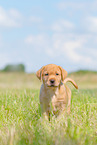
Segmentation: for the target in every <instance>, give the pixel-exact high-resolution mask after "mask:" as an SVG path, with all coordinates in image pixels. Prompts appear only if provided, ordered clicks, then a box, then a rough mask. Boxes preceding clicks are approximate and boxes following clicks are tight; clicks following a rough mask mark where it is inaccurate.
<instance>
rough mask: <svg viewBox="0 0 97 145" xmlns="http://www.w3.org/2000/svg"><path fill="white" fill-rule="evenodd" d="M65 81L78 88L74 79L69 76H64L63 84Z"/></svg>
mask: <svg viewBox="0 0 97 145" xmlns="http://www.w3.org/2000/svg"><path fill="white" fill-rule="evenodd" d="M67 82H71V83H72V84H73V85H74V87H75V88H76V89H78V85H77V84H76V83H75V81H74V80H72V79H71V78H66V79H65V80H64V82H63V83H64V84H65V83H67Z"/></svg>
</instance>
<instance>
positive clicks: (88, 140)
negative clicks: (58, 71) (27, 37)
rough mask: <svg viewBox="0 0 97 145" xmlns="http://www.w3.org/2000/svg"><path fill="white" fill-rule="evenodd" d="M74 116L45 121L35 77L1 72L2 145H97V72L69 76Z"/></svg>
mask: <svg viewBox="0 0 97 145" xmlns="http://www.w3.org/2000/svg"><path fill="white" fill-rule="evenodd" d="M69 77H71V78H73V79H74V80H76V82H77V84H78V86H79V90H78V91H77V90H75V89H74V88H73V87H71V85H70V84H69V83H68V85H69V86H70V88H71V89H72V101H71V114H70V115H69V116H68V115H65V116H60V117H58V118H54V117H52V119H51V121H50V122H49V121H47V120H43V119H42V117H41V110H40V105H39V98H38V96H39V88H40V85H41V83H40V82H39V81H38V79H37V78H36V77H35V75H34V74H23V73H21V74H17V73H7V74H6V73H0V109H1V110H0V145H97V73H95V72H77V73H72V74H69Z"/></svg>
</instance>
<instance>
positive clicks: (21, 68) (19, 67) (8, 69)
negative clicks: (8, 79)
mask: <svg viewBox="0 0 97 145" xmlns="http://www.w3.org/2000/svg"><path fill="white" fill-rule="evenodd" d="M1 72H25V66H24V64H17V65H12V64H9V65H6V66H5V67H4V69H2V70H1Z"/></svg>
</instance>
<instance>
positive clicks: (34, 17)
mask: <svg viewBox="0 0 97 145" xmlns="http://www.w3.org/2000/svg"><path fill="white" fill-rule="evenodd" d="M29 20H30V22H32V23H41V22H42V21H43V19H42V18H40V17H36V16H30V18H29Z"/></svg>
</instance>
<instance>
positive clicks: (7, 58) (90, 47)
mask: <svg viewBox="0 0 97 145" xmlns="http://www.w3.org/2000/svg"><path fill="white" fill-rule="evenodd" d="M18 63H23V64H25V66H26V71H27V72H33V71H37V70H38V69H39V68H40V67H41V66H43V65H46V64H49V63H55V64H58V65H61V66H62V67H63V68H64V69H66V70H67V71H68V72H71V71H76V70H79V69H89V70H97V1H96V0H92V1H91V0H88V1H87V0H79V1H78V0H73V1H72V0H68V1H61V0H53V1H49V0H47V1H45V0H35V1H34V0H17V1H16V0H6V1H1V2H0V69H2V68H3V67H4V66H5V65H7V64H18Z"/></svg>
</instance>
